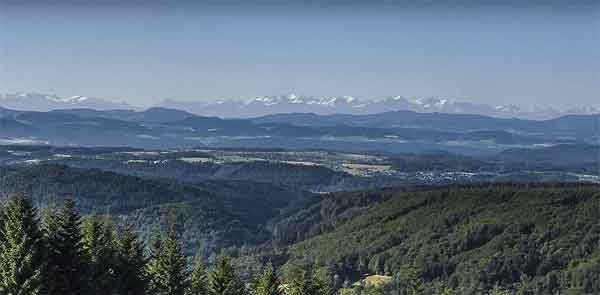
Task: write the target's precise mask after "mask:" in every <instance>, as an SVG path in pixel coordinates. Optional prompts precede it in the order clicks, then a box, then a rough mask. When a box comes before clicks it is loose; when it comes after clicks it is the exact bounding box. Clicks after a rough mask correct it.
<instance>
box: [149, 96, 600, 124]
mask: <svg viewBox="0 0 600 295" xmlns="http://www.w3.org/2000/svg"><path fill="white" fill-rule="evenodd" d="M160 106H163V107H169V108H178V109H183V110H186V111H189V112H192V113H196V114H199V115H208V116H219V117H243V118H250V117H258V116H264V115H269V114H276V113H315V114H320V115H328V114H334V113H339V114H375V113H382V112H389V111H400V110H408V111H415V112H420V113H431V112H439V113H449V114H478V115H485V116H493V117H502V118H513V117H516V118H524V119H549V118H555V117H558V116H562V115H567V114H592V113H600V108H598V107H577V108H573V109H570V110H566V111H557V110H555V109H552V108H543V109H542V108H538V109H533V110H526V109H522V108H521V107H519V106H516V105H513V104H507V105H498V106H491V105H486V104H475V103H470V102H463V101H455V100H452V99H446V98H435V97H427V98H408V97H404V96H389V97H386V98H383V99H376V100H362V99H359V98H356V97H353V96H323V97H314V96H304V95H297V94H293V93H292V94H288V95H280V96H261V97H256V98H254V99H251V100H248V101H242V100H218V101H216V102H214V103H194V102H189V103H188V102H183V101H174V100H168V101H164V102H163V103H162V104H161V105H160Z"/></svg>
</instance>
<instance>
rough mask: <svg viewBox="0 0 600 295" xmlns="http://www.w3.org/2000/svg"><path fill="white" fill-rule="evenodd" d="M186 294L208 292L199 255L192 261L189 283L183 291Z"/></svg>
mask: <svg viewBox="0 0 600 295" xmlns="http://www.w3.org/2000/svg"><path fill="white" fill-rule="evenodd" d="M185 294H186V295H207V294H208V280H207V277H206V272H205V271H204V267H203V266H202V258H201V256H200V255H197V256H196V259H195V261H194V268H193V270H192V274H191V275H190V285H189V287H188V289H187V291H186V292H185Z"/></svg>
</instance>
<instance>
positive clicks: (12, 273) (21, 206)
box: [0, 196, 43, 295]
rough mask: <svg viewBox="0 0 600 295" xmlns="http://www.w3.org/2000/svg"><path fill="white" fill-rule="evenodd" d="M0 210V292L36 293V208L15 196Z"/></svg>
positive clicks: (12, 294) (38, 237) (39, 247)
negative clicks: (0, 218) (0, 217)
mask: <svg viewBox="0 0 600 295" xmlns="http://www.w3.org/2000/svg"><path fill="white" fill-rule="evenodd" d="M1 211H2V213H1V214H0V215H2V220H3V221H2V222H1V224H0V233H1V234H0V236H1V238H0V294H10V295H21V294H22V295H35V294H40V291H41V275H42V273H41V272H42V260H43V259H42V241H41V238H42V235H41V233H40V230H39V221H38V219H37V210H36V209H35V208H34V207H33V205H32V204H31V201H30V200H29V199H27V198H25V197H23V196H16V197H13V198H12V199H11V200H10V201H9V203H8V205H7V206H6V208H3V209H2V210H1Z"/></svg>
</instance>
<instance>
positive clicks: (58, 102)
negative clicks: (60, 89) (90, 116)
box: [0, 92, 132, 112]
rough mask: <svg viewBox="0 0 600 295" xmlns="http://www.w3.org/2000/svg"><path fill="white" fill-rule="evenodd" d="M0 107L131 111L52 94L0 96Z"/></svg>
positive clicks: (90, 99)
mask: <svg viewBox="0 0 600 295" xmlns="http://www.w3.org/2000/svg"><path fill="white" fill-rule="evenodd" d="M0 107H5V108H9V109H15V110H23V111H43V112H45V111H50V110H57V109H73V108H91V109H97V110H108V109H131V108H132V107H131V106H130V105H128V104H126V103H123V102H121V103H118V102H113V101H109V100H104V99H100V98H93V97H88V96H70V97H60V96H57V95H54V94H42V93H33V92H32V93H14V94H3V95H0Z"/></svg>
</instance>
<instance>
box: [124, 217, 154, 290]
mask: <svg viewBox="0 0 600 295" xmlns="http://www.w3.org/2000/svg"><path fill="white" fill-rule="evenodd" d="M117 259H118V262H117V268H116V285H117V291H118V293H119V294H120V295H138V294H146V290H147V287H148V281H147V277H146V274H145V272H144V269H145V267H146V257H145V256H144V245H143V243H141V242H140V241H139V240H138V238H137V236H136V235H135V233H134V231H133V228H132V227H131V226H129V225H126V226H125V228H124V230H123V232H122V233H121V237H120V239H119V242H118V247H117Z"/></svg>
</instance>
